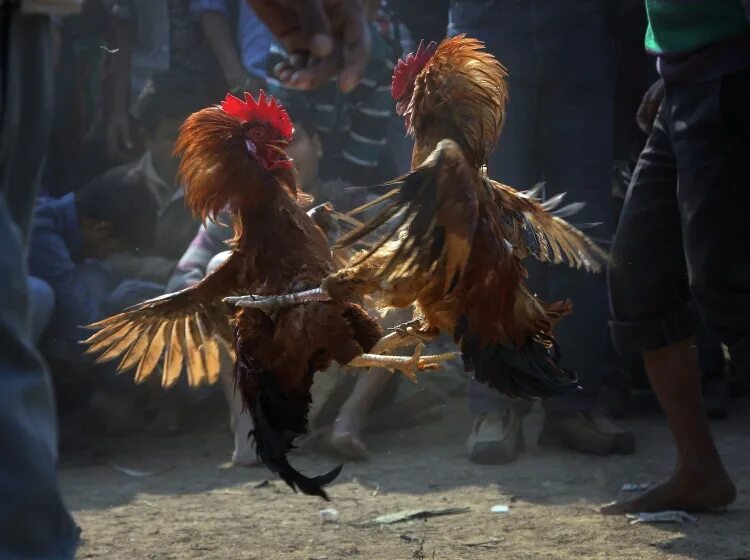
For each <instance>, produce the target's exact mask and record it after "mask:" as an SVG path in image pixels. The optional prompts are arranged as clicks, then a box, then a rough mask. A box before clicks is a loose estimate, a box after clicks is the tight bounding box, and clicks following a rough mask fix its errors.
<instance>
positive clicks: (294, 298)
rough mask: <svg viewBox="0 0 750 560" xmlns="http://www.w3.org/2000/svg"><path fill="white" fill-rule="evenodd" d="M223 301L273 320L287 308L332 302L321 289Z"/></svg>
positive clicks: (249, 296) (240, 297) (233, 297)
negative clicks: (254, 311)
mask: <svg viewBox="0 0 750 560" xmlns="http://www.w3.org/2000/svg"><path fill="white" fill-rule="evenodd" d="M223 301H224V303H226V304H228V305H234V306H236V307H249V308H251V309H258V310H260V311H262V312H263V313H265V314H266V315H268V316H269V317H270V318H271V319H275V318H276V316H277V315H278V314H279V311H281V310H282V309H286V308H287V307H293V306H295V305H300V304H303V303H313V302H325V301H331V297H330V296H329V295H328V294H327V293H325V292H324V291H323V290H322V289H321V288H315V289H313V290H306V291H304V292H296V293H291V294H283V295H277V296H259V295H255V294H250V295H246V296H230V297H225V298H224V299H223Z"/></svg>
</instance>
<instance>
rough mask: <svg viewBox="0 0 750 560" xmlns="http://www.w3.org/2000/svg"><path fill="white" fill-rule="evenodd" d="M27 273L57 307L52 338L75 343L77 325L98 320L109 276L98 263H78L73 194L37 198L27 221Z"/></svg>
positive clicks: (111, 280) (110, 285) (78, 333)
mask: <svg viewBox="0 0 750 560" xmlns="http://www.w3.org/2000/svg"><path fill="white" fill-rule="evenodd" d="M31 228H32V233H31V246H30V249H29V272H30V274H32V275H33V276H36V277H38V278H41V279H42V280H44V281H45V282H47V283H48V284H49V285H50V286H51V287H52V289H53V290H54V292H55V297H56V300H57V308H56V310H55V320H54V322H53V325H52V328H53V334H54V335H57V336H59V337H61V338H64V339H68V340H74V341H78V340H80V339H81V335H83V334H85V333H83V332H82V331H81V330H80V329H79V328H78V327H80V326H82V325H87V324H89V323H91V322H93V321H96V320H98V319H100V318H101V317H102V316H103V306H104V304H105V302H106V300H107V298H108V296H109V294H110V291H111V290H112V288H113V287H114V278H113V277H112V274H111V273H110V272H109V271H108V269H107V268H106V267H105V266H104V265H103V264H101V263H100V262H98V261H95V260H86V261H83V262H81V261H80V259H79V257H80V251H81V234H80V229H79V225H78V215H77V212H76V205H75V195H74V194H73V193H69V194H67V195H65V196H63V197H61V198H41V199H39V202H38V204H37V207H36V209H35V212H34V217H33V218H32V224H31Z"/></svg>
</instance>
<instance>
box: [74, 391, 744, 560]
mask: <svg viewBox="0 0 750 560" xmlns="http://www.w3.org/2000/svg"><path fill="white" fill-rule="evenodd" d="M465 408H466V407H465V402H464V400H463V399H462V398H454V399H451V400H450V401H449V402H448V404H447V405H444V406H442V407H441V408H440V412H441V418H440V420H438V421H437V422H434V423H431V424H426V425H421V426H419V427H414V428H411V429H408V430H401V431H392V432H388V433H381V434H377V435H374V436H370V437H369V438H368V440H367V442H368V444H369V445H370V449H371V451H372V457H373V458H372V459H371V460H370V461H369V462H366V463H357V464H347V465H346V466H345V468H344V471H343V473H342V474H341V476H340V478H339V480H338V481H337V483H335V484H334V485H333V486H332V487H331V488H330V494H331V498H332V502H331V503H330V504H327V503H325V502H323V501H321V500H319V499H314V498H311V497H308V496H302V495H297V494H294V493H293V492H292V491H291V490H290V489H289V488H287V487H286V486H285V485H284V484H283V483H281V482H279V481H278V480H271V482H270V483H269V484H265V485H262V486H261V487H255V486H256V484H255V483H257V482H258V481H262V480H265V479H269V478H271V477H270V475H269V473H268V472H267V471H266V470H264V469H262V468H253V469H241V468H240V469H225V468H221V465H222V464H223V463H225V462H226V461H227V460H228V458H229V456H230V453H231V445H232V443H231V441H232V440H231V435H230V434H229V433H228V431H226V430H225V429H219V428H218V427H216V428H212V429H205V430H202V431H198V432H197V433H195V432H193V433H192V434H191V435H184V436H180V437H176V438H170V439H156V438H149V437H147V436H139V437H137V438H131V439H126V440H119V441H118V442H117V443H116V449H117V451H116V452H115V453H113V454H111V455H110V456H108V457H107V458H106V459H105V461H106V462H104V463H100V464H97V465H89V466H79V467H72V466H68V467H64V468H63V472H62V480H63V487H64V490H65V492H66V495H67V498H68V503H69V505H70V507H71V508H72V510H73V512H74V515H75V517H76V519H77V521H78V523H79V524H80V525H81V527H82V529H83V535H82V537H83V544H82V546H81V547H80V550H79V558H104V559H108V560H116V559H127V560H135V559H142V558H143V559H159V560H166V559H192V558H200V559H203V558H210V559H213V558H215V559H225V558H226V559H230V558H231V559H233V560H235V559H236V560H241V559H248V560H249V559H257V560H261V559H263V560H267V559H295V560H296V559H298V560H312V559H318V560H323V559H327V560H338V559H344V558H346V559H349V558H353V559H357V558H361V559H389V560H390V559H405V560H409V559H420V558H423V559H432V558H435V559H447V560H457V559H464V558H465V559H485V558H486V559H490V558H492V559H495V558H507V559H529V560H542V559H572V558H575V559H584V558H586V559H588V558H601V559H605V558H606V559H610V558H613V559H614V558H616V559H623V560H624V559H629V558H633V559H636V558H637V559H652V558H670V559H680V558H695V559H701V560H709V559H717V560H718V559H721V560H741V559H745V560H747V559H750V530H749V528H750V513H749V511H748V510H749V509H750V476H749V475H750V446H748V440H747V426H748V420H750V414H747V413H745V414H739V413H735V414H733V416H732V417H731V419H730V420H728V421H725V422H721V423H717V424H715V431H716V433H717V437H718V442H719V447H720V449H721V451H722V453H723V454H724V457H725V458H726V461H727V464H728V468H729V471H730V473H731V474H732V476H733V477H734V479H735V481H736V482H737V486H738V491H739V499H738V501H737V503H736V504H735V505H733V506H732V507H731V508H729V510H728V511H726V512H722V513H714V514H706V515H700V516H698V517H699V521H698V523H696V524H690V525H659V526H657V525H646V524H639V525H630V524H629V523H628V521H627V520H626V519H625V518H623V517H614V518H611V517H603V516H601V515H600V514H599V513H597V507H598V506H599V505H601V504H602V503H606V502H608V501H611V500H612V499H614V498H615V497H617V495H618V490H619V488H620V487H621V486H622V484H623V483H626V482H636V483H640V482H649V481H650V482H654V481H657V480H658V479H659V478H660V477H662V476H665V475H666V474H667V473H668V470H669V468H670V466H671V463H672V459H673V447H672V444H671V440H670V437H669V433H668V431H667V429H666V426H665V424H664V421H663V419H662V418H660V417H651V418H644V419H639V420H636V421H632V422H628V423H626V424H627V425H629V426H630V427H632V428H633V429H634V430H635V431H636V433H637V435H638V452H637V453H636V455H634V456H631V457H610V458H600V457H587V456H582V455H578V454H575V453H572V452H568V451H562V450H560V451H558V450H551V449H547V448H540V447H538V446H537V445H536V443H535V442H536V434H537V433H538V430H539V426H540V419H541V413H539V412H535V413H534V414H533V415H532V416H531V417H530V418H529V421H528V422H527V426H526V434H527V438H526V439H527V451H526V453H525V454H524V455H523V456H522V457H521V458H520V459H519V460H518V461H517V462H515V463H513V464H511V465H505V466H478V465H472V464H471V463H469V462H468V461H467V460H466V457H465V452H464V449H463V442H464V438H465V435H466V434H467V433H468V429H469V425H470V419H469V417H468V415H467V413H466V411H465ZM293 461H294V463H295V464H296V465H297V466H298V467H300V468H301V469H302V470H303V471H305V472H310V473H321V472H323V471H324V470H327V469H329V468H330V467H331V466H332V465H333V464H334V460H333V459H331V458H328V457H321V456H310V455H306V456H303V455H295V456H294V458H293ZM115 465H116V466H118V467H126V468H130V469H137V470H139V471H141V473H140V474H144V472H145V473H148V475H147V476H132V474H133V473H131V474H130V475H128V474H125V473H123V472H121V471H120V470H118V469H117V468H115ZM376 489H377V490H376ZM496 504H507V505H509V506H510V511H509V513H501V514H496V513H491V512H490V508H491V507H492V506H493V505H496ZM449 506H455V507H461V506H467V507H469V508H470V511H469V512H467V513H463V514H458V515H453V516H446V517H437V518H432V519H429V520H419V521H412V522H407V523H401V524H396V525H390V526H386V527H375V528H372V527H370V528H361V527H355V526H353V525H352V523H353V522H356V521H359V520H362V519H368V518H371V517H374V516H376V515H380V514H385V513H392V512H396V511H399V510H406V509H414V508H444V507H449ZM325 507H333V508H336V509H337V510H338V512H339V521H338V523H336V524H323V523H322V522H321V520H320V516H319V510H320V509H322V508H325Z"/></svg>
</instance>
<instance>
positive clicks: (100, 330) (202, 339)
mask: <svg viewBox="0 0 750 560" xmlns="http://www.w3.org/2000/svg"><path fill="white" fill-rule="evenodd" d="M242 281H245V282H247V281H248V278H247V275H246V274H244V261H243V259H242V258H241V255H239V254H238V253H237V252H235V253H233V254H232V255H231V256H230V258H229V259H227V261H226V262H225V263H224V265H222V266H220V267H218V268H217V269H216V270H215V271H214V272H213V273H212V274H210V275H208V276H206V278H204V280H203V281H202V282H200V283H199V284H197V285H196V286H193V287H191V288H187V289H186V290H182V291H180V292H176V293H173V294H166V295H164V296H159V297H157V298H153V299H151V300H148V301H145V302H143V303H141V304H139V305H136V306H134V307H132V308H129V309H126V310H125V311H123V312H121V313H119V314H117V315H113V316H111V317H107V318H106V319H103V320H101V321H98V322H96V323H94V324H92V325H89V327H90V328H92V329H96V330H97V332H95V333H93V334H92V335H91V336H90V337H89V338H88V339H86V340H85V341H84V344H86V345H88V346H89V347H88V349H87V350H86V352H87V353H89V354H98V355H99V356H98V358H97V360H96V361H97V362H103V361H109V360H113V359H116V358H118V357H120V356H122V358H121V360H120V362H119V365H118V368H117V369H118V372H122V371H126V370H128V369H131V368H135V369H136V372H135V379H134V380H135V382H136V383H142V382H144V381H145V380H146V379H147V378H148V377H150V376H151V375H152V374H153V373H154V372H155V371H156V370H157V366H158V365H159V363H160V361H162V360H163V369H162V385H164V386H165V387H171V386H172V385H174V384H175V383H176V382H177V381H178V379H179V377H180V373H181V372H182V371H183V370H186V372H187V377H188V383H189V385H190V386H191V387H197V386H199V385H202V384H204V383H215V382H216V381H217V380H218V378H219V369H220V358H219V344H218V342H217V339H225V338H227V337H230V336H231V325H230V320H231V317H230V315H229V314H228V313H229V310H228V308H227V307H226V306H225V305H224V304H223V303H222V299H223V298H224V297H226V296H228V295H232V294H234V293H237V291H238V290H239V289H240V288H241V284H242ZM183 365H185V366H187V367H183Z"/></svg>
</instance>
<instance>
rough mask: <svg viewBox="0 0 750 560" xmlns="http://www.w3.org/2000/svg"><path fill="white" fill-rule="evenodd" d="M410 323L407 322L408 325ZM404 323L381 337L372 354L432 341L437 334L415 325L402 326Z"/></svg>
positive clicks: (371, 351) (385, 352)
mask: <svg viewBox="0 0 750 560" xmlns="http://www.w3.org/2000/svg"><path fill="white" fill-rule="evenodd" d="M408 324H409V323H407V325H408ZM402 327H403V325H399V326H398V327H396V328H394V329H393V332H392V333H390V334H387V335H385V336H384V337H383V338H381V339H380V340H379V341H378V343H377V344H376V345H375V346H373V347H372V349H371V350H370V354H387V353H388V352H393V351H394V350H397V349H399V348H403V347H404V346H411V345H412V344H415V343H420V342H430V341H431V340H434V339H435V336H433V335H430V334H427V333H422V332H420V331H418V330H417V329H415V328H414V327H411V326H407V327H406V328H402Z"/></svg>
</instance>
